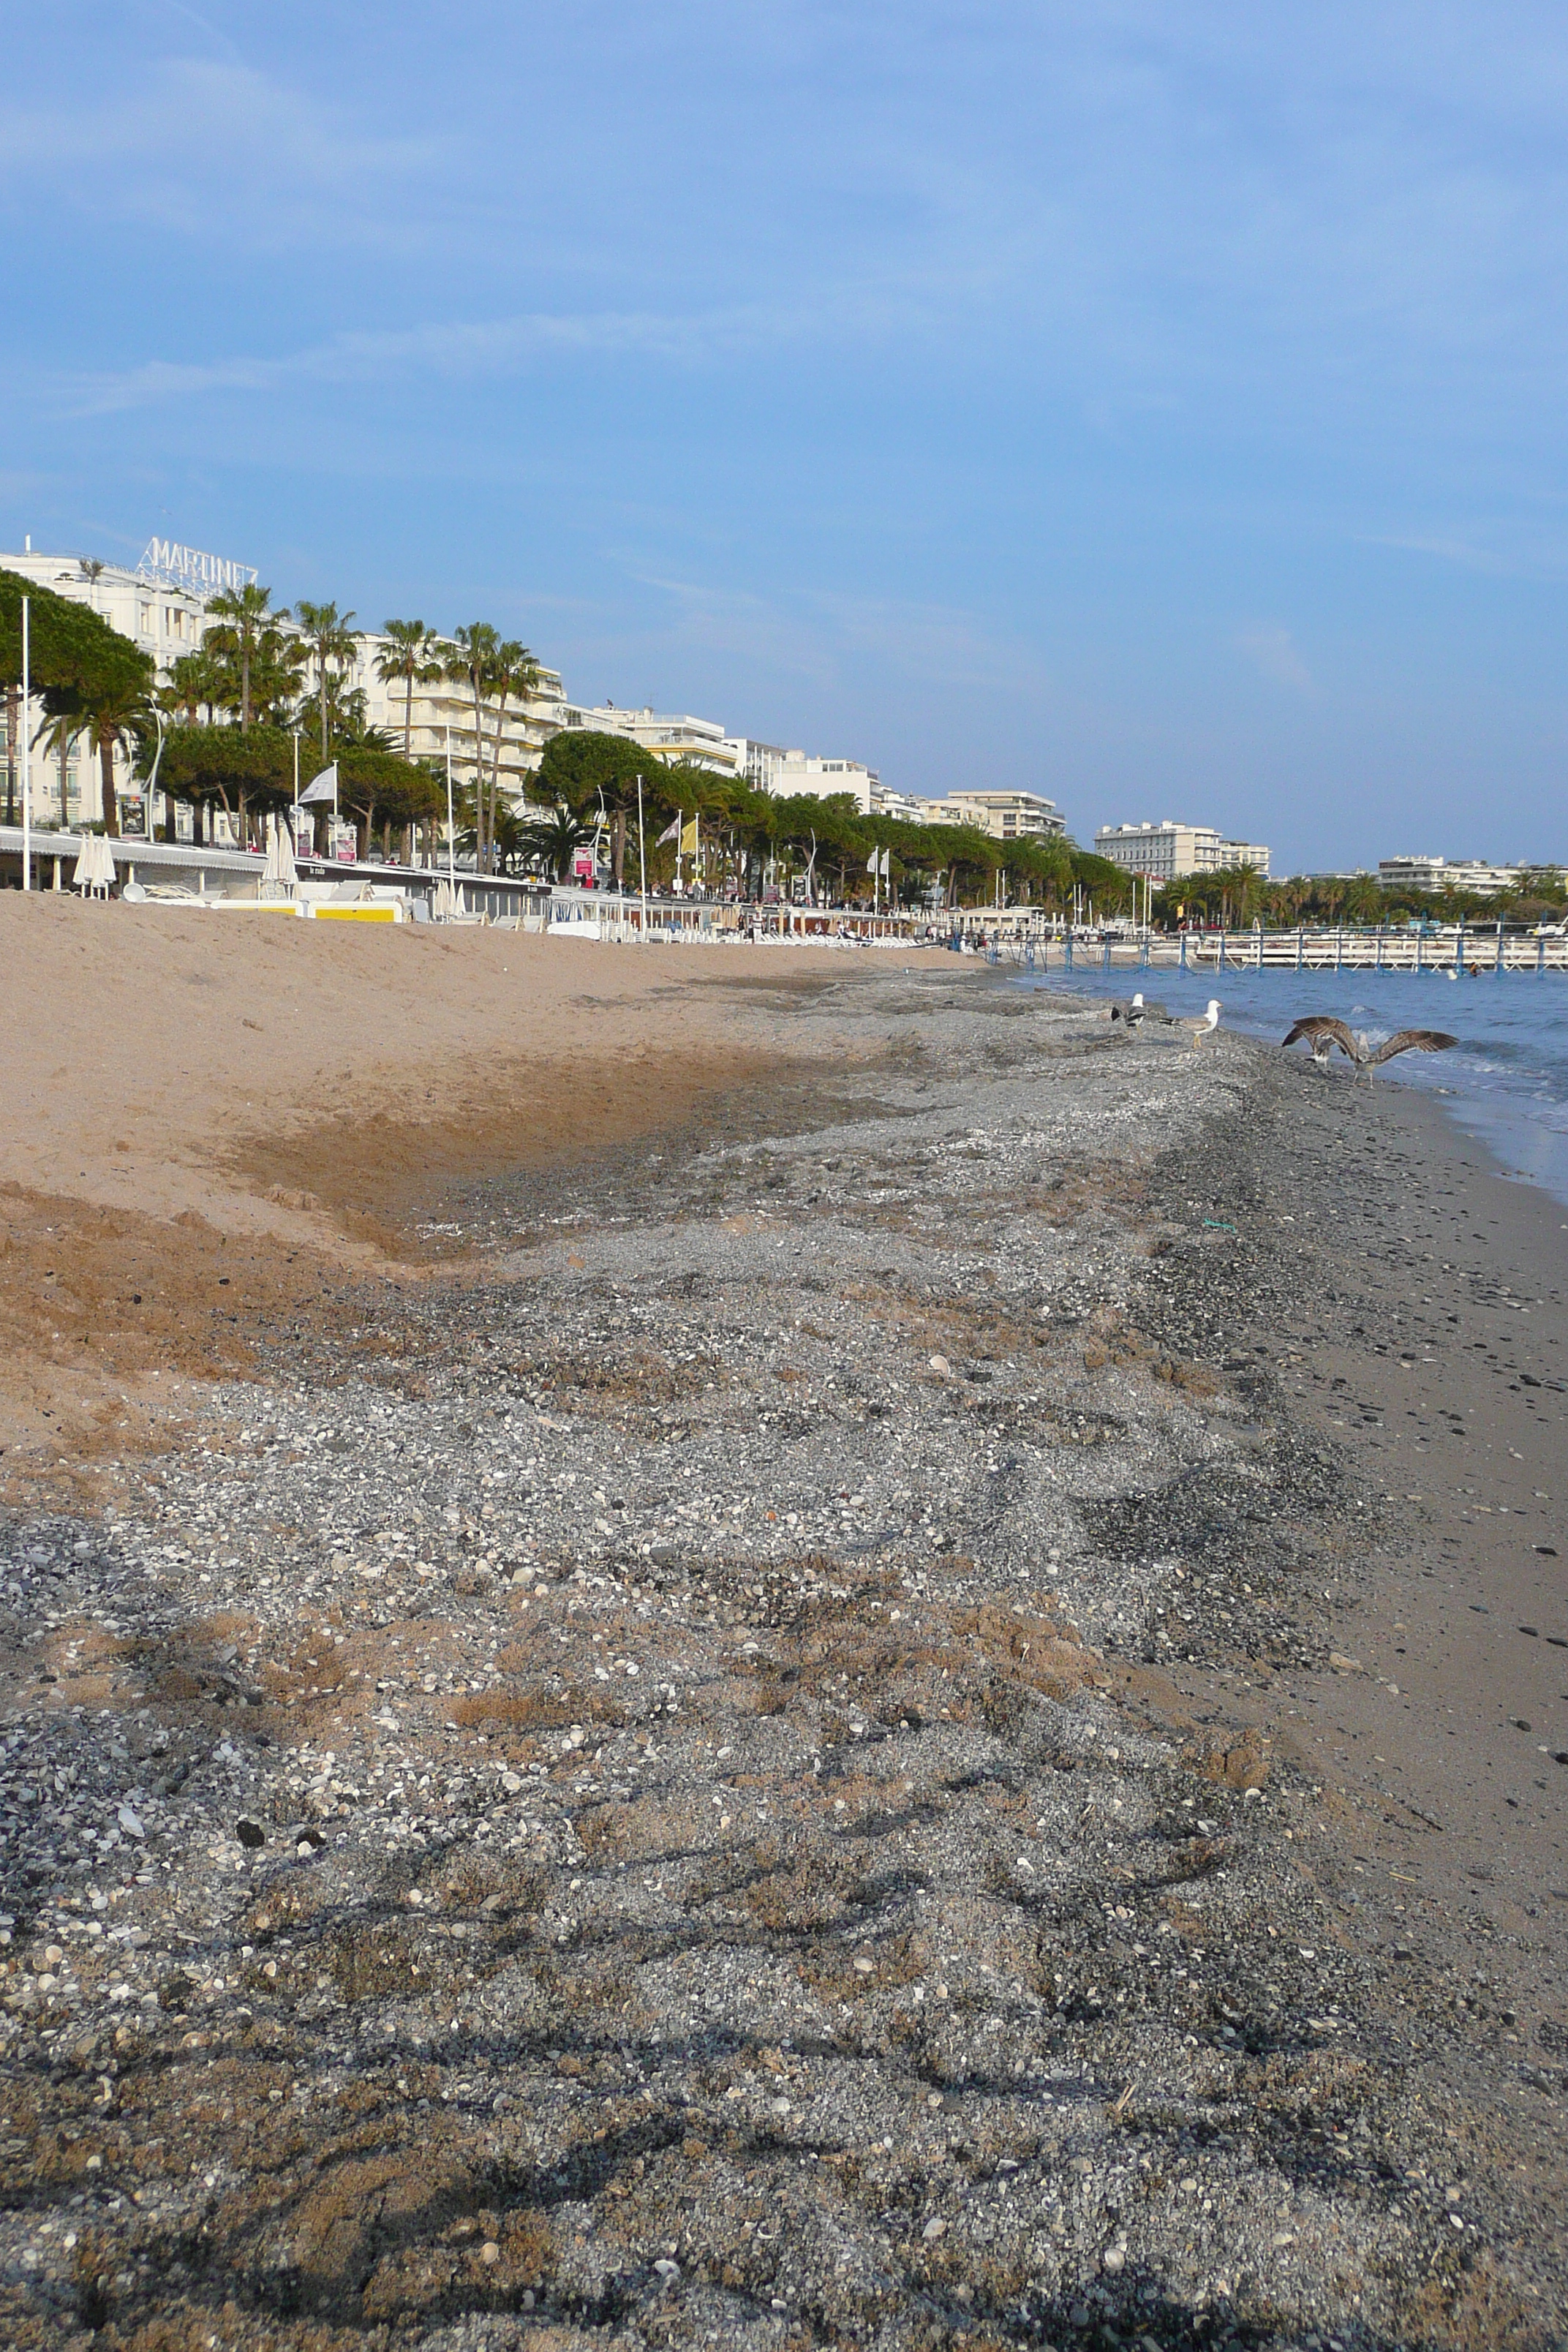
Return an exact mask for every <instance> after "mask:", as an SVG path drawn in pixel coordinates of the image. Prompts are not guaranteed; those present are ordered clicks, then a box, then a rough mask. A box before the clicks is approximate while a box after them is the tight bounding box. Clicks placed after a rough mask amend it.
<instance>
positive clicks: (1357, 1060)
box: [1285, 1013, 1459, 1086]
mask: <svg viewBox="0 0 1568 2352" xmlns="http://www.w3.org/2000/svg"><path fill="white" fill-rule="evenodd" d="M1299 1037H1304V1038H1305V1039H1306V1041H1307V1043H1308V1044H1309V1045H1310V1046H1311V1049H1312V1059H1313V1061H1314V1062H1315V1063H1316V1064H1317V1066H1318V1067H1319V1068H1320V1069H1323V1068H1326V1067H1327V1065H1328V1060H1329V1055H1330V1052H1331V1049H1332V1048H1333V1047H1334V1046H1335V1045H1337V1046H1338V1047H1339V1049H1340V1051H1341V1053H1342V1055H1344V1057H1345V1059H1346V1060H1347V1061H1348V1062H1350V1063H1351V1064H1352V1066H1353V1068H1354V1069H1355V1071H1356V1073H1357V1074H1358V1075H1359V1074H1360V1072H1361V1071H1363V1070H1364V1071H1365V1072H1366V1079H1367V1084H1368V1086H1370V1085H1371V1084H1372V1080H1373V1072H1374V1071H1375V1070H1376V1068H1377V1066H1378V1065H1379V1064H1380V1063H1381V1062H1392V1061H1393V1059H1394V1055H1395V1054H1446V1053H1447V1050H1448V1048H1449V1046H1450V1045H1458V1042H1459V1041H1458V1038H1457V1037H1450V1036H1449V1034H1448V1033H1447V1030H1446V1029H1396V1030H1395V1031H1394V1034H1393V1036H1392V1037H1385V1038H1384V1042H1383V1044H1382V1045H1373V1044H1372V1043H1371V1041H1370V1039H1369V1038H1368V1036H1367V1034H1366V1031H1365V1030H1364V1029H1351V1028H1349V1027H1347V1025H1346V1024H1345V1023H1344V1022H1342V1021H1336V1020H1335V1019H1334V1018H1333V1015H1332V1014H1331V1013H1308V1015H1307V1017H1306V1019H1305V1020H1304V1021H1298V1022H1297V1024H1296V1025H1295V1027H1294V1028H1293V1029H1292V1030H1291V1032H1290V1034H1289V1036H1288V1037H1287V1038H1286V1040H1285V1043H1286V1044H1287V1045H1295V1043H1296V1041H1297V1039H1298V1038H1299Z"/></svg>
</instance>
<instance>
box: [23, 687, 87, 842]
mask: <svg viewBox="0 0 1568 2352" xmlns="http://www.w3.org/2000/svg"><path fill="white" fill-rule="evenodd" d="M80 733H81V714H80V712H79V711H77V710H62V711H61V712H60V713H59V715H58V717H57V718H56V719H54V721H53V722H52V724H46V725H45V726H43V727H41V728H40V729H39V730H38V732H37V735H36V736H35V737H34V738H33V740H34V741H35V742H36V743H39V744H42V745H44V746H46V747H47V749H48V750H49V751H52V752H53V753H54V754H55V757H56V758H57V759H58V761H59V763H60V825H61V828H62V830H63V828H64V827H65V826H67V825H68V824H69V823H70V813H69V811H68V809H67V807H66V776H67V773H68V762H69V760H70V754H71V746H72V745H73V744H74V743H75V741H76V739H77V737H78V736H79V734H80Z"/></svg>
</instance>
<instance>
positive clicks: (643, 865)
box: [637, 776, 647, 947]
mask: <svg viewBox="0 0 1568 2352" xmlns="http://www.w3.org/2000/svg"><path fill="white" fill-rule="evenodd" d="M637 877H638V880H639V882H640V884H641V887H642V931H641V934H640V936H639V940H638V944H639V945H640V946H643V947H646V946H647V847H646V846H645V845H644V841H643V823H642V778H641V777H640V776H639V777H638V778H637Z"/></svg>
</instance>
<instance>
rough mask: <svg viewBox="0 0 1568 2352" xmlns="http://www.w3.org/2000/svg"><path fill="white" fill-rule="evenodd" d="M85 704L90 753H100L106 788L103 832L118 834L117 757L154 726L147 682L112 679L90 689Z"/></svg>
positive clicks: (83, 694) (101, 773) (85, 691)
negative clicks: (115, 761) (115, 764)
mask: <svg viewBox="0 0 1568 2352" xmlns="http://www.w3.org/2000/svg"><path fill="white" fill-rule="evenodd" d="M81 701H82V718H83V719H85V721H86V726H85V729H84V730H83V731H84V732H85V734H86V736H87V740H88V745H89V750H91V751H96V752H97V754H98V769H99V775H100V779H101V782H102V786H103V829H104V831H105V833H118V832H119V831H120V803H119V802H118V800H117V799H116V797H115V791H114V754H115V751H116V750H117V749H118V748H119V746H120V745H121V744H125V745H127V746H129V745H130V744H131V743H132V741H133V740H136V739H137V738H139V737H140V736H141V735H142V733H143V732H144V731H145V730H147V729H148V728H149V727H150V726H151V725H152V724H153V706H152V703H151V701H150V700H149V698H148V694H147V688H146V684H145V682H144V681H143V680H142V679H140V678H127V677H119V678H111V679H110V680H108V681H106V682H105V683H104V684H103V685H101V686H98V687H93V686H90V685H89V686H88V687H87V688H84V690H83V692H82V697H81Z"/></svg>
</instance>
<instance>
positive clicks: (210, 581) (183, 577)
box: [136, 539, 256, 596]
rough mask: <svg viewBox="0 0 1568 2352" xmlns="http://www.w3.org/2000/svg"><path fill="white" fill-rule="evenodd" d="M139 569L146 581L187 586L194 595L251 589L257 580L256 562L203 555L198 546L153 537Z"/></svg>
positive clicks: (145, 550)
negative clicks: (241, 561) (225, 590)
mask: <svg viewBox="0 0 1568 2352" xmlns="http://www.w3.org/2000/svg"><path fill="white" fill-rule="evenodd" d="M136 569H137V571H138V572H139V573H140V574H141V576H142V578H143V579H144V580H156V581H159V582H161V583H163V585H164V586H165V587H168V588H187V589H189V590H190V592H191V593H192V594H193V595H195V596H211V595H214V594H216V593H217V592H218V591H219V590H220V589H226V588H227V589H233V588H249V587H251V586H252V585H253V584H254V583H255V580H256V567H255V565H254V564H250V563H231V562H229V561H228V559H227V557H226V556H222V555H204V554H203V553H202V551H201V550H200V549H199V548H195V547H182V546H181V545H180V543H179V541H178V540H174V539H150V540H149V541H147V544H146V546H145V547H144V548H143V549H142V561H141V562H140V563H139V564H138V565H137V566H136Z"/></svg>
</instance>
